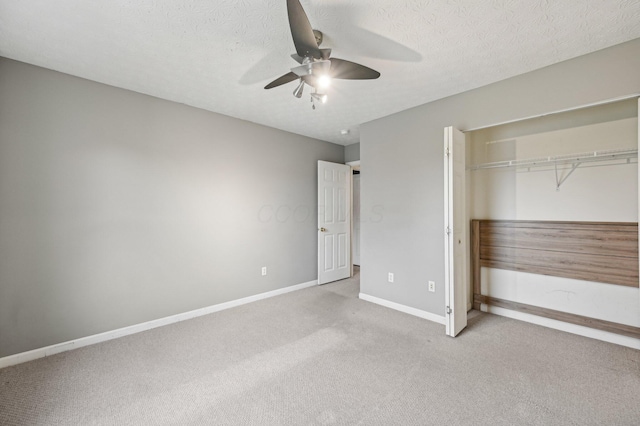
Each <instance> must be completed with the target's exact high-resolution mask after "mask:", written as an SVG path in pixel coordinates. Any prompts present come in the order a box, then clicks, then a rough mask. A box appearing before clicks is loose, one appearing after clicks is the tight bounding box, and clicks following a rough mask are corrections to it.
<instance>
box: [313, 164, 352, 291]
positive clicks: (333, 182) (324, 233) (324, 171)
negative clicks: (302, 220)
mask: <svg viewBox="0 0 640 426" xmlns="http://www.w3.org/2000/svg"><path fill="white" fill-rule="evenodd" d="M350 204H351V166H347V165H346V164H336V163H328V162H326V161H318V284H325V283H328V282H331V281H337V280H341V279H344V278H349V277H350V276H351V212H350V211H349V206H350Z"/></svg>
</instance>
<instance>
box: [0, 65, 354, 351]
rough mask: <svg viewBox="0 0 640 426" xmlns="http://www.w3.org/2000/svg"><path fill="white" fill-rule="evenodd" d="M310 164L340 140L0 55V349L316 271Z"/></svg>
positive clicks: (253, 290)
mask: <svg viewBox="0 0 640 426" xmlns="http://www.w3.org/2000/svg"><path fill="white" fill-rule="evenodd" d="M317 160H326V161H333V162H339V163H342V162H344V148H343V147H342V146H339V145H335V144H330V143H327V142H321V141H317V140H313V139H309V138H305V137H302V136H297V135H293V134H290V133H285V132H282V131H279V130H275V129H271V128H267V127H263V126H259V125H256V124H253V123H249V122H245V121H241V120H237V119H233V118H230V117H226V116H222V115H218V114H214V113H211V112H207V111H203V110H198V109H195V108H191V107H188V106H185V105H180V104H177V103H172V102H167V101H163V100H160V99H156V98H153V97H149V96H145V95H141V94H138V93H134V92H129V91H125V90H120V89H117V88H114V87H109V86H106V85H102V84H98V83H94V82H90V81H87V80H83V79H79V78H76V77H72V76H69V75H65V74H60V73H57V72H53V71H49V70H45V69H42V68H38V67H35V66H31V65H26V64H23V63H19V62H15V61H11V60H8V59H0V357H2V356H6V355H11V354H15V353H19V352H23V351H27V350H30V349H34V348H38V347H43V346H46V345H51V344H55V343H59V342H63V341H67V340H70V339H75V338H79V337H83V336H87V335H91V334H95V333H100V332H104V331H108V330H112V329H116V328H119V327H124V326H128V325H132V324H137V323H141V322H144V321H148V320H153V319H156V318H161V317H164V316H168V315H172V314H176V313H181V312H185V311H189V310H192V309H197V308H201V307H204V306H209V305H213V304H217V303H221V302H225V301H229V300H234V299H238V298H242V297H246V296H250V295H255V294H258V293H262V292H266V291H270V290H275V289H278V288H283V287H287V286H291V285H295V284H300V283H303V282H307V281H311V280H314V279H316V278H317V272H316V271H317V266H316V265H317V254H316V253H317V248H316V247H317V242H316V239H317V230H316V215H315V210H316V205H317V199H316V192H317V183H316V181H317V172H316V168H317V165H316V164H317V163H316V161H317ZM262 266H267V267H268V275H267V276H266V277H262V276H261V274H260V272H261V271H260V269H261V267H262Z"/></svg>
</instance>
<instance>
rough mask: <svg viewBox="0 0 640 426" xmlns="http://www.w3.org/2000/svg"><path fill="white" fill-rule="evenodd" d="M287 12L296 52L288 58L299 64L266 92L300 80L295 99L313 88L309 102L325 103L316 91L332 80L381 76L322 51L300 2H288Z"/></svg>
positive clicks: (288, 0) (320, 94) (295, 91)
mask: <svg viewBox="0 0 640 426" xmlns="http://www.w3.org/2000/svg"><path fill="white" fill-rule="evenodd" d="M287 12H288V13H289V26H290V27H291V36H292V37H293V44H294V45H295V47H296V53H294V54H293V55H291V57H292V58H293V59H294V60H295V61H297V62H298V63H299V64H300V65H299V66H297V67H295V68H291V71H290V72H288V73H287V74H285V75H283V76H281V77H278V78H277V79H275V80H273V81H272V82H271V83H269V84H267V85H266V86H265V87H264V88H265V89H272V88H274V87H278V86H281V85H283V84H286V83H289V82H292V81H295V80H299V84H298V86H297V87H296V89H295V90H294V91H293V95H294V96H295V97H296V98H301V97H302V91H303V90H304V85H305V84H307V85H309V86H311V87H312V88H313V93H312V94H311V101H312V102H313V103H314V104H313V108H314V109H315V101H319V102H321V103H325V102H326V101H327V95H326V94H323V93H321V92H318V90H322V89H326V88H327V87H328V86H329V84H330V82H331V79H333V78H337V79H344V80H372V79H376V78H378V77H380V73H379V72H378V71H375V70H373V69H371V68H368V67H365V66H364V65H360V64H356V63H355V62H351V61H346V60H344V59H338V58H331V49H321V48H320V47H319V46H320V44H321V43H322V33H321V32H320V31H317V30H314V29H312V28H311V24H310V23H309V18H307V14H306V13H305V12H304V9H303V8H302V5H301V4H300V1H299V0H287Z"/></svg>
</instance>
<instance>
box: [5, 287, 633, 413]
mask: <svg viewBox="0 0 640 426" xmlns="http://www.w3.org/2000/svg"><path fill="white" fill-rule="evenodd" d="M358 291H359V281H358V277H357V276H356V277H355V278H353V279H350V280H345V281H340V282H337V283H333V284H328V285H324V286H319V287H313V288H309V289H305V290H300V291H296V292H293V293H289V294H286V295H282V296H278V297H274V298H271V299H267V300H263V301H260V302H256V303H252V304H249V305H245V306H241V307H238V308H234V309H230V310H227V311H223V312H218V313H215V314H212V315H208V316H205V317H200V318H197V319H193V320H189V321H184V322H181V323H177V324H173V325H170V326H166V327H162V328H158V329H154V330H150V331H147V332H144V333H139V334H136V335H132V336H127V337H123V338H120V339H117V340H112V341H109V342H105V343H101V344H98V345H94V346H90V347H85V348H81V349H77V350H74V351H70V352H65V353H62V354H58V355H55V356H51V357H48V358H44V359H40V360H37V361H33V362H29V363H25V364H21V365H17V366H14V367H9V368H5V369H2V370H0V424H1V425H94V424H96V425H165V424H167V425H191V424H194V425H227V424H228V425H331V424H337V425H432V424H433V425H629V426H631V425H634V426H637V425H640V351H636V350H633V349H629V348H624V347H620V346H616V345H612V344H608V343H604V342H600V341H596V340H592V339H588V338H584V337H580V336H575V335H571V334H567V333H563V332H560V331H555V330H550V329H546V328H543V327H539V326H535V325H531V324H527V323H523V322H518V321H515V320H511V319H507V318H502V317H498V316H494V315H489V314H482V313H480V314H476V315H474V317H473V318H472V319H471V320H470V322H469V326H468V328H467V330H465V331H464V332H463V333H462V334H461V335H460V336H459V337H457V338H455V339H452V338H448V337H446V336H445V335H444V327H443V326H441V325H438V324H434V323H432V322H429V321H426V320H422V319H419V318H416V317H412V316H409V315H406V314H403V313H400V312H396V311H393V310H390V309H387V308H383V307H380V306H377V305H374V304H371V303H368V302H365V301H361V300H359V299H358V298H357V295H358Z"/></svg>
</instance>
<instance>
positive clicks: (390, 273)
mask: <svg viewBox="0 0 640 426" xmlns="http://www.w3.org/2000/svg"><path fill="white" fill-rule="evenodd" d="M389 282H390V283H392V282H393V272H389Z"/></svg>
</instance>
